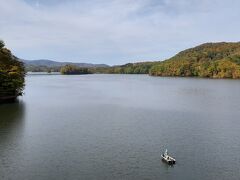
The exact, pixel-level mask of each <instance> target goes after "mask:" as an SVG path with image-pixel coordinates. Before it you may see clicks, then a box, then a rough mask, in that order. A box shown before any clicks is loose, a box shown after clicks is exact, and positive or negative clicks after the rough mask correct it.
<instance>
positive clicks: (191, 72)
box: [149, 43, 240, 78]
mask: <svg viewBox="0 0 240 180" xmlns="http://www.w3.org/2000/svg"><path fill="white" fill-rule="evenodd" d="M149 74H150V75H153V76H198V77H210V78H240V43H206V44H202V45H200V46H197V47H195V48H191V49H187V50H185V51H182V52H180V53H178V54H177V55H176V56H174V57H172V58H170V59H168V60H166V61H162V62H159V63H158V64H156V65H154V66H152V67H151V69H150V71H149Z"/></svg>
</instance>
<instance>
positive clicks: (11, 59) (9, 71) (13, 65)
mask: <svg viewBox="0 0 240 180" xmlns="http://www.w3.org/2000/svg"><path fill="white" fill-rule="evenodd" d="M0 47H1V48H0V102H1V101H3V100H8V99H15V98H16V97H17V96H19V95H22V92H23V88H24V82H25V81H24V80H25V79H24V78H25V69H24V65H23V63H22V62H20V61H18V58H17V57H15V56H13V55H12V53H11V51H10V50H8V49H7V48H5V47H4V42H3V41H0Z"/></svg>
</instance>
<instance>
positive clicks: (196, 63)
mask: <svg viewBox="0 0 240 180" xmlns="http://www.w3.org/2000/svg"><path fill="white" fill-rule="evenodd" d="M67 69H68V71H66V70H67ZM73 69H75V70H73ZM27 71H32V72H62V74H89V73H103V74H149V75H152V76H181V77H207V78H234V79H236V78H240V43H239V42H238V43H225V42H222V43H206V44H202V45H200V46H197V47H195V48H191V49H187V50H185V51H182V52H180V53H178V54H177V55H175V56H174V57H172V58H170V59H167V60H165V61H155V62H139V63H128V64H125V65H119V66H111V67H110V66H109V67H90V68H86V67H85V68H81V67H77V66H75V65H67V66H64V67H48V66H30V67H27ZM67 72H68V73H67Z"/></svg>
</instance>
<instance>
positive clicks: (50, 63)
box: [21, 59, 108, 68]
mask: <svg viewBox="0 0 240 180" xmlns="http://www.w3.org/2000/svg"><path fill="white" fill-rule="evenodd" d="M21 61H22V62H23V63H24V64H25V65H26V66H46V67H60V66H65V65H67V64H72V65H76V66H79V67H86V68H91V67H108V65H106V64H91V63H73V62H57V61H52V60H47V59H39V60H23V59H21Z"/></svg>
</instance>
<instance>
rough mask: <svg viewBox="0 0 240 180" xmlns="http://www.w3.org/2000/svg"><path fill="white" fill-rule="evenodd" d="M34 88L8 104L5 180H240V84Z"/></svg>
mask: <svg viewBox="0 0 240 180" xmlns="http://www.w3.org/2000/svg"><path fill="white" fill-rule="evenodd" d="M26 84H27V85H26V89H25V95H24V96H23V97H21V98H20V99H19V102H18V103H16V104H7V105H0V179H1V180H5V179H8V180H9V179H10V180H12V179H13V180H15V179H16V180H33V179H34V180H55V179H56V180H62V179H66V180H68V179H74V180H75V179H83V180H88V179H90V180H95V179H100V180H115V179H117V180H118V179H119V180H125V179H126V180H128V179H129V180H135V179H136V180H141V179H144V180H147V179H149V180H152V179H153V180H155V179H163V180H165V179H168V180H169V179H177V180H188V179H189V180H193V179H194V180H212V179H218V180H223V179H224V180H225V179H226V180H239V179H240V81H239V80H210V79H195V78H161V77H150V76H147V75H83V76H62V75H28V76H27V78H26ZM165 148H167V149H168V150H169V153H170V154H171V155H173V156H174V157H175V158H176V160H177V164H176V165H175V166H173V167H171V166H168V165H166V164H165V163H163V162H162V161H161V156H160V155H161V153H162V152H163V151H164V150H165Z"/></svg>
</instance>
